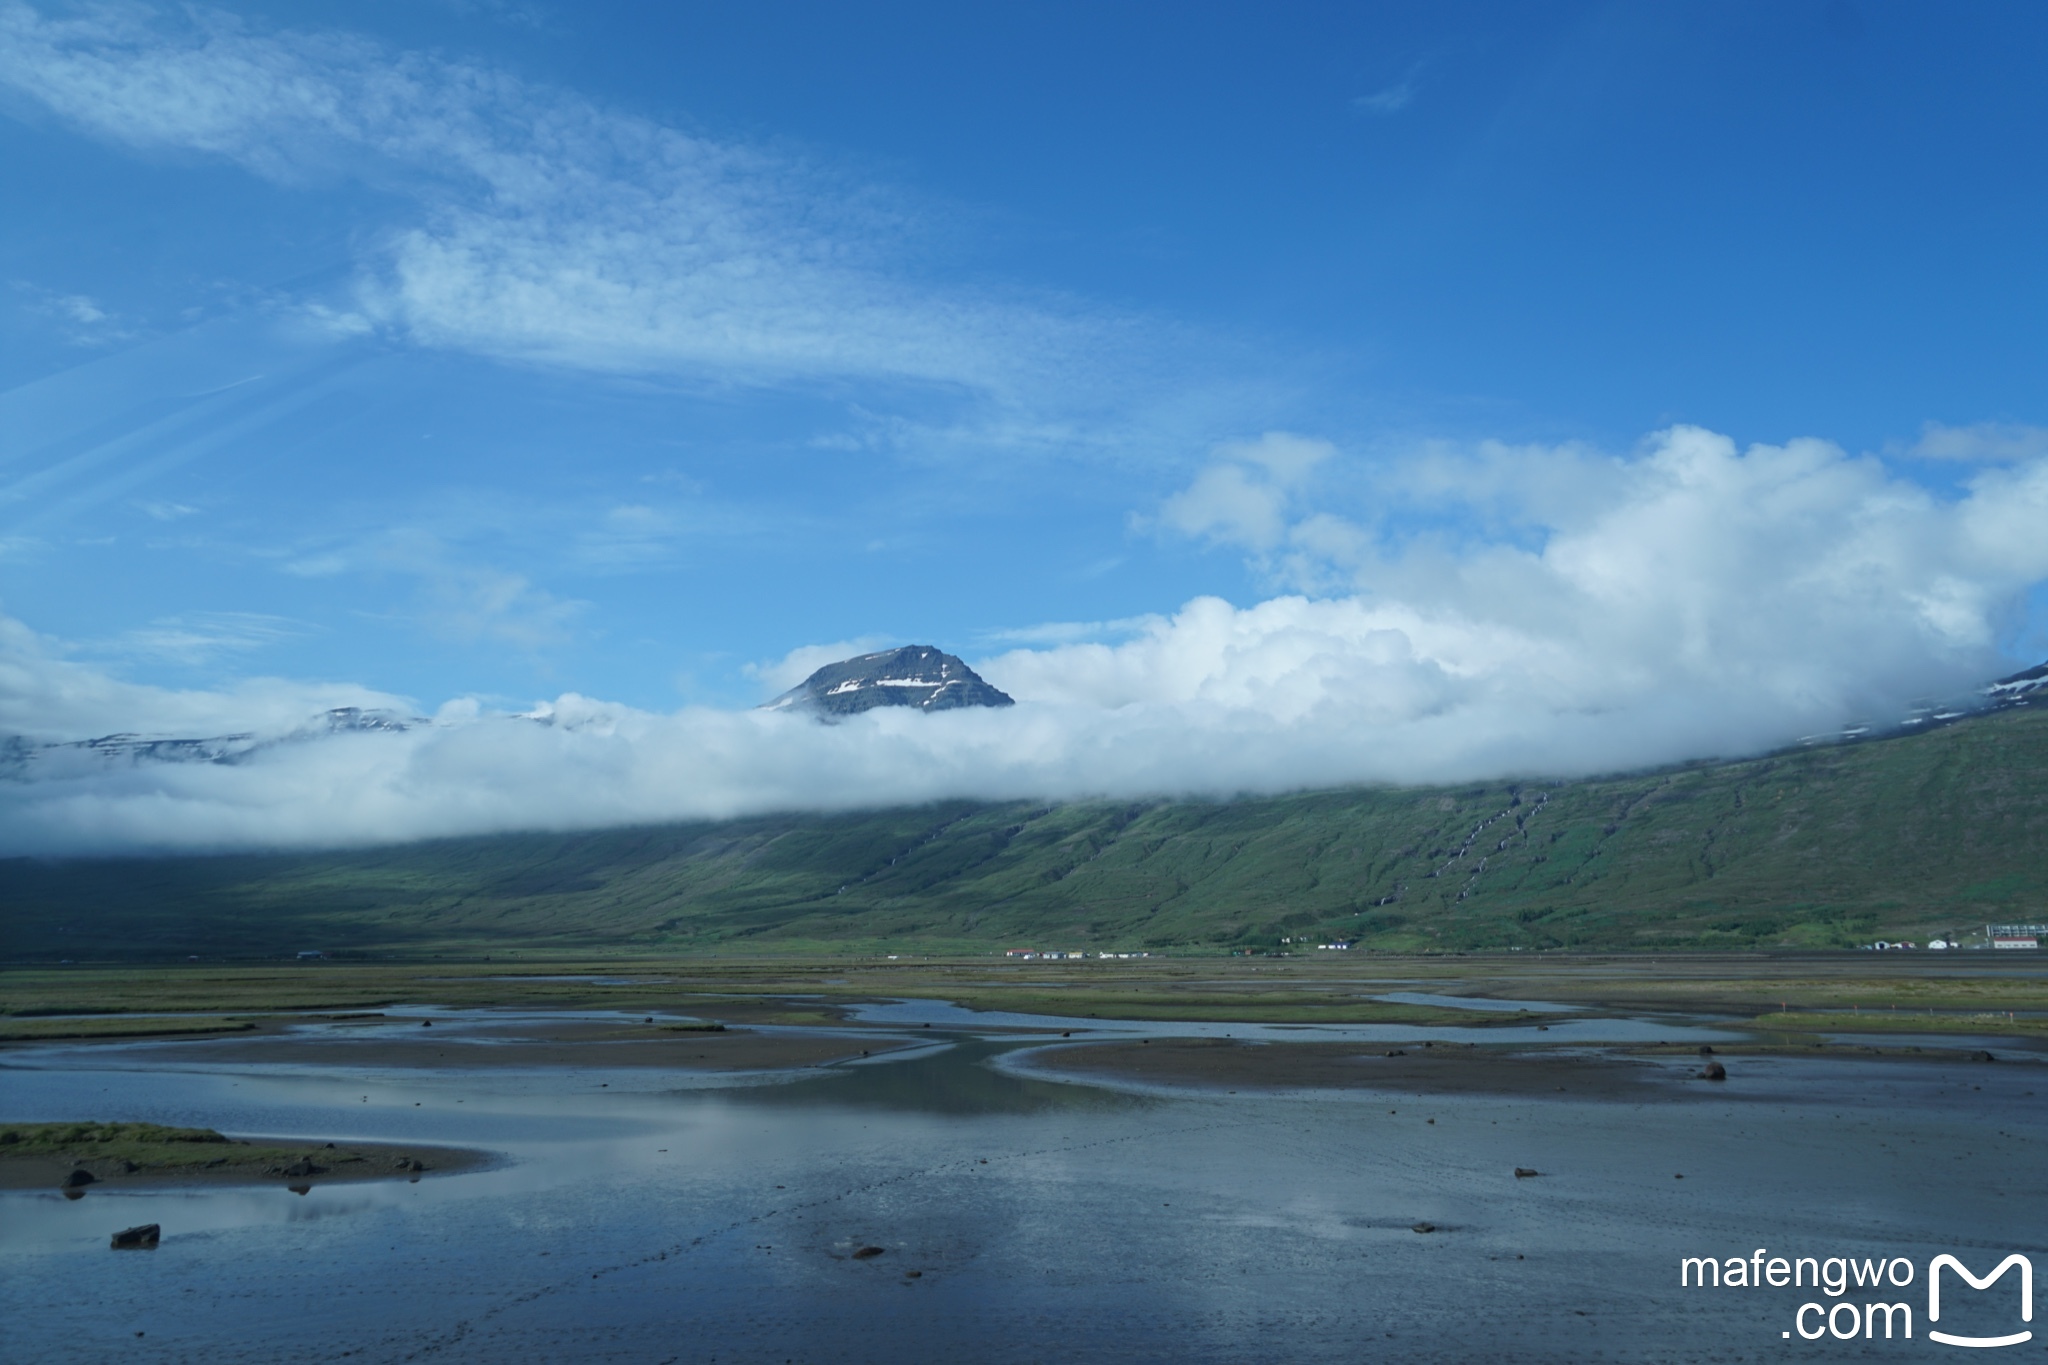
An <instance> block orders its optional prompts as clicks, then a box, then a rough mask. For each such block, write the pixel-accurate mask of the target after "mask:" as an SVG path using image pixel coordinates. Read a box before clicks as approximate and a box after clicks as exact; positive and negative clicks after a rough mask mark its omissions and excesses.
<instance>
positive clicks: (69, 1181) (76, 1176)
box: [64, 1166, 95, 1190]
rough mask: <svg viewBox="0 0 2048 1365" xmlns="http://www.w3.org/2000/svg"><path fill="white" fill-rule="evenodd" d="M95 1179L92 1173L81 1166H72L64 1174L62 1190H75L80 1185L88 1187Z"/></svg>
mask: <svg viewBox="0 0 2048 1365" xmlns="http://www.w3.org/2000/svg"><path fill="white" fill-rule="evenodd" d="M94 1179H95V1177H94V1175H93V1173H92V1172H91V1171H88V1170H87V1169H85V1167H83V1166H74V1167H72V1168H71V1169H70V1170H68V1171H66V1172H65V1173H64V1188H65V1189H67V1190H75V1189H77V1188H78V1187H79V1186H81V1185H90V1184H92V1182H93V1180H94Z"/></svg>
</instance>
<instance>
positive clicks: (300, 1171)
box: [282, 1156, 327, 1179]
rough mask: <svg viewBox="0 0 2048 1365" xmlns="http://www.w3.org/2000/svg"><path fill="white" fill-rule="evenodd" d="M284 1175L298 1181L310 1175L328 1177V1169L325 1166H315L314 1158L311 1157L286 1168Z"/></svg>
mask: <svg viewBox="0 0 2048 1365" xmlns="http://www.w3.org/2000/svg"><path fill="white" fill-rule="evenodd" d="M282 1174H284V1175H288V1176H291V1177H293V1178H295V1179H296V1178H300V1177H304V1176H309V1175H326V1174H327V1168H326V1167H325V1166H316V1165H314V1164H313V1158H311V1157H309V1156H302V1157H300V1158H299V1159H298V1160H297V1161H294V1162H293V1163H292V1164H291V1165H289V1166H287V1167H285V1168H284V1170H283V1172H282Z"/></svg>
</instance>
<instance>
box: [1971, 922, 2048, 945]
mask: <svg viewBox="0 0 2048 1365" xmlns="http://www.w3.org/2000/svg"><path fill="white" fill-rule="evenodd" d="M1984 934H1985V937H1987V938H1989V939H1990V940H1991V946H1992V947H1994V948H2021V949H2025V948H2036V949H2037V948H2039V947H2040V946H2041V940H2042V939H2043V938H2044V937H2048V924H1987V925H1985V926H1984Z"/></svg>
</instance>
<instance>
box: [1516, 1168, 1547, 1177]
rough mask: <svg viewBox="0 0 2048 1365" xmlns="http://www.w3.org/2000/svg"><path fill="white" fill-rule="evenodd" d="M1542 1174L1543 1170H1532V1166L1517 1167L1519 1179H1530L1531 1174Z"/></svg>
mask: <svg viewBox="0 0 2048 1365" xmlns="http://www.w3.org/2000/svg"><path fill="white" fill-rule="evenodd" d="M1542 1174H1543V1172H1541V1171H1538V1170H1532V1169H1530V1168H1529V1167H1527V1166H1517V1167H1515V1179H1517V1180H1527V1179H1528V1178H1529V1177H1530V1176H1532V1175H1542Z"/></svg>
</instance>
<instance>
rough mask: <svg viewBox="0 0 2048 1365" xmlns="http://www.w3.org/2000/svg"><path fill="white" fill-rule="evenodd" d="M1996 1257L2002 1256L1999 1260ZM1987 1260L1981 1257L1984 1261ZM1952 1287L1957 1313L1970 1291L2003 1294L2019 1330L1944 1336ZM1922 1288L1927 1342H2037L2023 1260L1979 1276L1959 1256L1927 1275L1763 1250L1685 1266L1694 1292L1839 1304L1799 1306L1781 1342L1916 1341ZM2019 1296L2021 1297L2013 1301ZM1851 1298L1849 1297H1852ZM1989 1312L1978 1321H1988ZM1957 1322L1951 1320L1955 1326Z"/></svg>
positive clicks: (2029, 1273) (1902, 1264)
mask: <svg viewBox="0 0 2048 1365" xmlns="http://www.w3.org/2000/svg"><path fill="white" fill-rule="evenodd" d="M1994 1254H1995V1253H1994ZM1983 1259H1986V1258H1985V1257H1984V1256H1983V1255H1982V1254H1981V1253H1980V1255H1979V1260H1980V1261H1981V1260H1983ZM2012 1270H2017V1271H2018V1272H2019V1274H2018V1275H2016V1276H2014V1277H2013V1280H2011V1281H2007V1282H2006V1283H2005V1284H2002V1285H2001V1284H2000V1283H1999V1282H2000V1281H2001V1280H2004V1279H2005V1275H2006V1272H2007V1271H2012ZM1944 1279H1946V1281H1947V1291H1946V1292H1947V1293H1948V1295H1949V1306H1950V1308H1951V1309H1954V1308H1955V1307H1956V1306H1957V1303H1958V1299H1957V1295H1958V1294H1960V1293H1962V1292H1964V1291H1965V1290H1974V1291H1979V1292H1982V1291H1987V1290H1991V1289H1992V1288H1993V1286H1998V1289H1997V1293H1998V1295H1999V1302H2000V1303H2002V1304H2003V1305H2004V1307H2002V1308H2000V1309H1998V1310H1997V1316H1998V1317H1999V1318H2001V1319H2004V1320H2005V1323H2006V1325H2009V1326H2011V1327H2015V1328H2018V1330H2013V1331H2004V1332H1998V1333H1994V1334H1989V1335H1985V1334H1981V1333H1980V1334H1975V1335H1964V1334H1961V1333H1951V1332H1944V1331H1942V1330H1941V1329H1940V1328H1939V1326H1938V1325H1937V1324H1939V1323H1940V1322H1941V1308H1942V1294H1943V1292H1944V1290H1943V1281H1944ZM1916 1281H1918V1282H1920V1283H1922V1284H1924V1285H1925V1287H1926V1301H1925V1302H1926V1314H1927V1316H1926V1318H1925V1319H1924V1326H1925V1328H1926V1332H1927V1339H1928V1340H1930V1341H1938V1342H1941V1343H1942V1344H1944V1345H1947V1346H1971V1347H1988V1346H2017V1345H2019V1344H2020V1343H2021V1342H2024V1341H2031V1340H2033V1336H2034V1333H2033V1331H2032V1330H2031V1329H2030V1328H2025V1327H2020V1326H2019V1324H2021V1323H2029V1322H2032V1321H2033V1320H2034V1263H2033V1262H2032V1261H2030V1260H2028V1259H2027V1258H2026V1257H2025V1256H2022V1255H2020V1254H2019V1253H2017V1252H2015V1253H2013V1254H2012V1255H2009V1256H2007V1257H2006V1258H2005V1259H2004V1260H2002V1261H1999V1262H1998V1263H1997V1264H1996V1265H1994V1266H1993V1267H1992V1268H1991V1269H1990V1270H1989V1271H1988V1272H1986V1273H1985V1274H1982V1275H1979V1274H1977V1273H1976V1272H1975V1271H1974V1270H1972V1269H1971V1268H1970V1267H1969V1266H1967V1265H1965V1264H1964V1263H1963V1262H1962V1261H1961V1260H1959V1259H1958V1258H1956V1257H1955V1256H1953V1255H1949V1254H1947V1253H1943V1254H1942V1255H1939V1256H1936V1257H1934V1258H1933V1259H1932V1260H1930V1261H1929V1262H1928V1263H1927V1269H1926V1272H1925V1274H1922V1273H1921V1272H1920V1269H1919V1268H1918V1267H1917V1266H1915V1265H1914V1264H1913V1262H1911V1261H1910V1260H1908V1259H1906V1258H1905V1257H1904V1256H1893V1257H1889V1258H1887V1257H1883V1256H1874V1257H1873V1256H1864V1257H1855V1256H1828V1257H1825V1258H1823V1257H1818V1256H1773V1255H1771V1253H1770V1251H1769V1249H1768V1248H1766V1247H1758V1248H1757V1249H1756V1250H1755V1251H1754V1252H1752V1253H1750V1254H1749V1255H1748V1256H1729V1257H1726V1258H1716V1257H1712V1256H1687V1257H1684V1258H1683V1259H1681V1260H1680V1261H1679V1263H1678V1283H1679V1285H1680V1286H1681V1287H1683V1288H1687V1289H1811V1290H1814V1291H1817V1292H1818V1293H1820V1294H1821V1295H1823V1296H1825V1297H1826V1298H1827V1299H1830V1300H1832V1302H1820V1301H1818V1300H1816V1301H1809V1302H1807V1303H1802V1304H1800V1305H1799V1307H1798V1309H1797V1310H1796V1311H1795V1312H1794V1314H1793V1324H1792V1326H1791V1327H1790V1328H1789V1329H1787V1330H1786V1331H1784V1332H1781V1333H1780V1334H1779V1335H1781V1336H1784V1337H1788V1338H1789V1337H1791V1336H1793V1335H1794V1334H1797V1335H1798V1336H1801V1337H1804V1338H1805V1339H1806V1340H1808V1341H1819V1340H1820V1339H1821V1338H1822V1337H1833V1338H1835V1339H1836V1340H1838V1341H1848V1340H1850V1339H1851V1338H1857V1337H1860V1338H1862V1339H1864V1340H1866V1341H1876V1340H1908V1339H1911V1337H1912V1335H1913V1306H1914V1300H1916V1299H1917V1298H1918V1297H1919V1295H1918V1294H1917V1293H1916V1294H1913V1295H1910V1296H1909V1295H1906V1294H1903V1293H1901V1292H1900V1291H1902V1290H1908V1289H1911V1288H1912V1287H1913V1285H1914V1283H1915V1282H1916ZM2014 1290H2017V1291H2018V1292H2017V1294H2015V1293H2013V1291H2014ZM1845 1295H1846V1296H1848V1297H1844V1296H1845ZM1982 1311H1983V1310H1981V1309H1980V1310H1978V1313H1976V1314H1973V1317H1976V1316H1981V1313H1982ZM1953 1317H1954V1314H1953V1313H1951V1318H1952V1319H1953Z"/></svg>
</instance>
